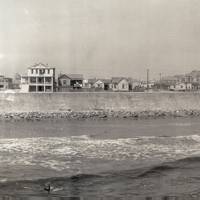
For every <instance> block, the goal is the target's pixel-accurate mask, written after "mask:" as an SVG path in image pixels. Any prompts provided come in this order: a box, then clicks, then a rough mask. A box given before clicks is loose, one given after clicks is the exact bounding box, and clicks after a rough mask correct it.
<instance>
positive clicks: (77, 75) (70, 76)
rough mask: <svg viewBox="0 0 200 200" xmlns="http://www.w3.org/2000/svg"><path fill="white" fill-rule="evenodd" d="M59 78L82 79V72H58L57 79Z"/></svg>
mask: <svg viewBox="0 0 200 200" xmlns="http://www.w3.org/2000/svg"><path fill="white" fill-rule="evenodd" d="M61 78H69V79H71V80H83V75H82V74H60V75H59V79H61Z"/></svg>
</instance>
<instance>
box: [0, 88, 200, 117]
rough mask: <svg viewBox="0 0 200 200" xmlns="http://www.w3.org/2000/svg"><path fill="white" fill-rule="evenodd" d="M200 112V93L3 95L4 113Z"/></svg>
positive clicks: (0, 105)
mask: <svg viewBox="0 0 200 200" xmlns="http://www.w3.org/2000/svg"><path fill="white" fill-rule="evenodd" d="M69 110H72V111H78V112H82V111H94V110H113V111H121V110H123V111H130V112H142V111H159V110H160V111H167V112H173V111H176V110H199V111H200V93H189V92H188V93H187V92H185V93H182V92H180V93H171V92H166V93H114V92H113V93H86V92H84V93H78V92H74V93H46V94H44V93H31V94H30V93H26V94H25V93H10V94H8V93H0V112H9V113H10V112H59V111H62V112H65V111H69Z"/></svg>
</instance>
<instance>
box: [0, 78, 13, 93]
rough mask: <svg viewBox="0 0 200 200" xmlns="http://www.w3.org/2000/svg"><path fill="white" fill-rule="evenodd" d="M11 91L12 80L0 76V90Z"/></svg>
mask: <svg viewBox="0 0 200 200" xmlns="http://www.w3.org/2000/svg"><path fill="white" fill-rule="evenodd" d="M8 89H12V78H8V77H5V76H2V75H0V90H8Z"/></svg>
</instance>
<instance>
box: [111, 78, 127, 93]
mask: <svg viewBox="0 0 200 200" xmlns="http://www.w3.org/2000/svg"><path fill="white" fill-rule="evenodd" d="M111 83H112V90H113V91H121V92H128V91H129V82H128V79H127V78H123V77H113V78H112V79H111Z"/></svg>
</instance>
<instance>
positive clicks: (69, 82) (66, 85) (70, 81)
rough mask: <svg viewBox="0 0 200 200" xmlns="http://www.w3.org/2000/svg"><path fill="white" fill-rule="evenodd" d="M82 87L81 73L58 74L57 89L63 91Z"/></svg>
mask: <svg viewBox="0 0 200 200" xmlns="http://www.w3.org/2000/svg"><path fill="white" fill-rule="evenodd" d="M82 87H83V75H82V74H60V75H59V77H58V91H60V92H64V91H69V90H70V89H81V88H82Z"/></svg>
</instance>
